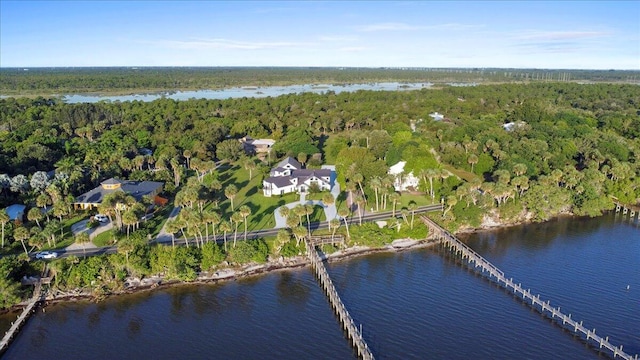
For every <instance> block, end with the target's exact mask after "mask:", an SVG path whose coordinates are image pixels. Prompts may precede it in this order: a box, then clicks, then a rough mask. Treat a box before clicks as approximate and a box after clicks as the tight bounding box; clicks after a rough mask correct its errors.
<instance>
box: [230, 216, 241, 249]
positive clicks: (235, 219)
mask: <svg viewBox="0 0 640 360" xmlns="http://www.w3.org/2000/svg"><path fill="white" fill-rule="evenodd" d="M241 221H242V215H241V214H240V213H239V212H234V213H233V214H232V215H231V222H232V223H233V227H234V233H233V247H236V240H237V239H238V225H240V222H241Z"/></svg>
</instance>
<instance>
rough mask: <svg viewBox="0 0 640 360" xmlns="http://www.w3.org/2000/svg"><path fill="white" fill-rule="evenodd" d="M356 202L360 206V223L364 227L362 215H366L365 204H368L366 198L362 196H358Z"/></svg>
mask: <svg viewBox="0 0 640 360" xmlns="http://www.w3.org/2000/svg"><path fill="white" fill-rule="evenodd" d="M355 201H356V204H357V205H358V219H359V221H358V222H359V224H360V225H362V215H363V213H364V204H365V203H366V201H365V200H364V196H362V194H357V195H356V200H355Z"/></svg>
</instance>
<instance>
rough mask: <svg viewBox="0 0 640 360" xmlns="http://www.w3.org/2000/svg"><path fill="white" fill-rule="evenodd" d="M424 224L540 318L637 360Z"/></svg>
mask: <svg viewBox="0 0 640 360" xmlns="http://www.w3.org/2000/svg"><path fill="white" fill-rule="evenodd" d="M421 218H422V220H423V221H424V223H425V224H426V225H427V227H428V228H429V233H430V234H431V235H434V236H435V237H436V238H438V239H440V240H441V241H442V242H443V244H444V245H445V246H447V247H448V248H449V250H452V251H454V252H455V253H456V254H457V255H459V256H460V257H461V258H462V259H463V260H467V263H468V264H469V265H470V264H471V263H473V265H474V267H476V268H480V270H481V273H482V274H483V275H485V276H486V277H488V278H489V279H490V280H495V281H496V282H497V283H498V284H499V285H500V286H502V287H503V288H504V289H506V290H509V291H511V292H513V293H514V294H515V295H517V296H519V297H520V296H521V297H522V300H523V301H524V302H525V303H527V304H529V305H530V306H531V307H532V308H534V309H536V310H538V311H540V312H541V313H542V314H544V315H547V316H550V317H551V319H553V320H555V321H556V323H558V324H562V326H563V327H564V328H565V329H568V330H571V331H573V332H574V333H576V334H578V335H584V336H585V337H586V341H587V342H588V343H591V344H595V345H597V346H598V347H599V348H600V349H607V350H609V351H611V353H612V355H613V357H614V358H617V357H620V358H622V359H627V360H638V355H635V356H631V355H630V354H627V353H626V352H624V351H623V349H622V345H620V346H619V347H618V346H615V345H613V344H611V342H609V337H608V336H606V337H602V336H599V335H597V334H596V330H595V329H593V330H590V329H588V328H586V327H585V326H583V325H582V321H580V322H578V321H576V320H574V319H572V318H571V314H569V315H565V314H564V313H563V312H562V311H560V307H557V308H555V307H553V306H551V305H550V304H549V301H544V300H541V299H540V295H535V296H534V295H532V294H531V290H530V289H526V290H525V289H524V288H523V287H522V284H520V283H518V284H516V283H515V282H514V281H513V278H509V279H507V277H506V276H505V274H504V272H502V271H501V270H500V269H498V268H497V267H496V266H495V265H493V264H491V263H490V262H489V261H488V260H486V259H485V258H483V257H482V256H480V254H478V253H476V252H475V251H474V250H473V249H472V248H470V247H469V246H467V245H466V244H465V243H463V242H462V241H460V240H458V238H456V237H455V236H454V235H452V234H451V233H449V232H448V231H447V230H445V229H443V228H442V227H441V226H440V225H438V224H437V223H436V222H434V221H433V220H431V219H429V218H427V217H426V216H422V217H421Z"/></svg>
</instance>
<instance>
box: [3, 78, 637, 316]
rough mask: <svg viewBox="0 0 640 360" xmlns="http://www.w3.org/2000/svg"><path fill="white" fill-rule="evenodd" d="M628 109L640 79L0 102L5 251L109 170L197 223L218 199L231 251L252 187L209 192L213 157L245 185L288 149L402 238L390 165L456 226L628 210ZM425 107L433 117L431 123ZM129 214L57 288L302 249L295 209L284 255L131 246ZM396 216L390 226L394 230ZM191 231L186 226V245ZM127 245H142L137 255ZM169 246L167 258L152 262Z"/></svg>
mask: <svg viewBox="0 0 640 360" xmlns="http://www.w3.org/2000/svg"><path fill="white" fill-rule="evenodd" d="M639 109H640V86H637V85H630V84H582V85H581V84H576V83H572V82H553V83H531V84H500V85H496V84H494V85H478V86H473V87H454V86H444V87H442V88H441V89H422V90H419V91H397V92H384V91H358V92H352V93H348V92H343V93H339V94H336V93H333V92H327V93H323V94H314V93H304V94H291V95H283V96H279V97H276V98H259V99H257V98H242V99H228V100H205V99H201V100H195V99H193V100H188V101H176V100H171V99H159V100H156V101H153V102H141V101H133V102H113V103H111V102H98V103H80V104H66V103H64V102H61V101H59V100H57V99H46V98H42V97H39V98H35V99H29V98H18V99H15V98H7V99H0V209H4V208H5V207H6V206H8V205H10V204H14V203H21V204H25V205H27V206H28V208H30V210H29V213H28V214H27V220H28V222H27V223H25V224H23V225H17V224H16V225H15V226H13V225H12V224H11V222H10V221H9V220H8V216H6V214H5V213H4V212H0V223H1V224H2V234H1V235H2V236H1V237H2V246H3V247H4V245H5V242H6V243H7V244H10V243H13V244H20V243H21V244H22V247H23V250H24V251H25V252H27V248H26V245H27V244H29V245H31V244H32V243H33V244H34V246H35V245H38V246H45V244H46V243H48V242H49V241H52V242H53V243H54V244H55V243H56V238H57V237H58V234H60V236H62V233H63V232H64V229H63V226H62V225H61V224H62V223H63V222H65V221H67V220H70V219H68V218H69V217H70V216H72V214H73V211H72V209H71V208H70V207H71V203H72V202H73V200H74V196H77V195H79V194H81V193H83V192H84V191H87V190H89V189H91V188H93V187H95V186H97V185H98V184H99V183H100V182H101V181H103V180H105V179H108V178H110V177H116V178H123V179H140V180H156V181H163V182H164V183H165V192H166V194H167V195H169V196H170V197H172V198H173V199H174V201H175V204H176V205H177V206H183V207H184V208H185V209H183V211H182V213H185V214H193V215H195V217H194V219H195V218H202V219H204V217H203V216H204V215H205V214H206V211H205V210H203V209H204V208H206V207H207V206H209V205H208V204H209V203H214V202H215V203H216V204H217V205H218V206H219V209H221V210H220V213H219V215H220V217H221V219H220V220H224V221H223V222H225V223H229V224H233V227H229V228H228V229H229V230H222V229H220V228H218V229H217V231H223V232H225V238H226V232H229V233H231V232H233V233H234V245H233V247H232V249H236V245H235V238H236V237H237V233H238V232H240V233H242V232H243V231H242V226H239V225H240V224H245V226H244V228H245V229H244V233H245V234H246V224H247V220H248V219H249V221H250V217H249V216H250V214H251V211H249V212H248V213H245V215H243V213H242V211H241V210H242V209H238V210H237V211H235V210H234V207H233V198H234V196H236V195H237V193H238V191H239V190H242V191H243V193H244V194H245V196H247V197H249V196H254V197H262V195H261V192H260V191H259V190H260V189H259V188H257V189H256V188H255V186H254V188H253V189H246V188H242V189H240V187H241V186H242V185H241V184H238V186H239V187H238V188H236V187H235V186H231V185H233V184H231V185H227V187H226V188H225V189H224V191H223V189H222V188H221V187H220V186H216V187H214V186H213V184H214V183H216V181H215V180H216V177H217V176H218V175H219V174H218V173H219V172H220V170H216V169H215V162H216V161H223V162H225V163H229V164H235V165H233V168H235V169H237V170H234V171H236V172H238V173H239V172H242V171H244V172H247V171H248V172H249V175H248V176H247V177H246V178H247V179H249V180H251V179H256V180H255V182H254V183H252V184H261V180H259V179H261V178H264V177H266V176H268V174H269V169H270V166H271V165H273V164H274V163H275V161H277V160H278V159H281V158H282V157H284V156H287V155H288V156H293V157H296V158H297V159H298V160H300V161H301V162H303V163H305V164H306V165H307V166H308V167H318V166H320V165H321V164H335V165H336V170H337V173H338V181H339V182H340V183H341V185H343V186H344V187H343V190H344V191H345V192H348V193H350V196H349V197H350V198H351V199H353V201H354V202H355V203H356V204H358V206H359V207H365V208H366V209H369V208H371V209H375V210H376V211H377V210H379V209H380V210H382V209H388V210H389V209H391V208H392V209H393V211H394V212H395V211H396V209H397V210H398V211H399V212H401V213H402V216H403V218H404V222H405V223H406V224H405V225H403V227H402V231H405V230H406V229H409V226H410V228H411V229H413V218H414V217H413V213H412V211H413V210H412V209H415V204H411V203H410V202H407V203H402V200H401V196H400V194H399V193H398V192H397V191H396V190H395V189H394V187H393V183H394V181H396V180H399V179H397V178H393V177H391V176H390V175H389V174H388V170H389V167H390V166H391V165H394V164H396V163H397V162H398V161H401V160H404V161H406V165H405V172H404V174H401V175H400V177H403V176H408V175H409V173H412V174H413V175H415V176H416V177H417V178H418V179H419V185H418V186H417V189H414V190H416V191H417V192H418V193H421V194H422V195H419V196H422V198H423V199H426V200H425V202H426V203H439V202H442V203H443V204H444V205H445V208H444V211H443V213H442V214H438V215H437V216H439V219H438V220H439V221H440V222H442V223H443V224H444V225H445V226H447V227H448V228H450V229H452V230H456V229H460V228H465V227H467V228H468V227H471V228H474V227H479V226H481V225H482V223H483V222H484V221H485V220H487V219H493V220H495V221H499V222H501V223H511V222H520V221H528V220H533V221H544V220H547V219H549V218H551V217H553V216H557V215H559V214H563V213H572V214H575V215H588V216H597V215H599V214H601V213H602V212H603V211H605V210H608V209H611V208H612V207H613V202H614V200H615V201H619V202H622V203H625V204H637V203H638V199H639V198H640V176H639V174H640V163H639V162H638V153H639V152H640V112H639ZM434 112H438V113H440V114H443V116H444V119H442V120H439V121H437V120H435V119H434V118H432V116H430V115H432V114H433V113H434ZM247 135H248V136H251V137H253V138H272V139H274V140H276V143H275V145H274V147H273V149H272V152H271V155H270V156H269V157H267V158H265V159H264V160H262V159H257V158H247V157H245V156H244V155H243V151H242V147H241V145H240V142H239V141H238V139H239V138H241V137H244V136H247ZM247 159H248V160H249V161H247ZM252 172H253V174H251V173H252ZM205 174H206V175H205ZM245 175H246V174H245ZM204 177H211V178H212V179H213V180H212V181H211V184H212V185H211V186H210V187H211V189H210V191H204V190H203V189H205V187H206V186H205V185H204V183H203V178H204ZM400 180H402V179H400ZM252 181H253V180H252ZM205 183H206V181H205ZM217 183H218V184H219V183H220V182H219V181H217ZM248 183H249V181H247V182H246V183H245V184H248ZM252 186H253V185H252ZM257 186H258V187H259V186H260V185H257ZM245 187H246V186H245ZM231 188H234V189H235V192H232V191H230V189H231ZM205 190H206V189H205ZM209 193H213V194H214V195H215V196H213V197H211V196H208V195H207V194H209ZM249 194H251V195H249ZM211 199H215V201H213V200H211ZM262 199H264V198H262ZM229 201H230V202H231V204H230V205H231V206H229ZM247 201H248V202H251V200H247ZM49 205H51V206H52V208H53V210H52V213H51V214H50V215H51V216H50V217H51V219H49V216H48V215H47V219H46V223H45V219H43V216H45V213H43V212H41V211H40V209H41V208H45V207H47V206H49ZM107 205H108V206H109V207H111V205H110V204H107ZM116 205H117V204H113V207H114V208H117V206H116ZM229 208H230V211H227V210H229ZM67 209H69V211H67ZM105 209H106V208H105ZM222 209H224V211H222ZM256 209H258V207H256ZM133 210H135V209H134V208H133V207H132V211H131V212H130V213H131V214H130V215H131V219H128V218H125V217H124V215H123V217H122V221H117V223H119V224H120V225H121V227H122V225H126V229H127V232H126V239H127V241H119V242H118V244H119V245H118V247H119V252H120V254H118V255H117V256H112V257H111V258H90V259H87V260H86V261H85V260H83V261H82V266H76V265H75V261H78V260H77V259H71V260H59V261H58V265H57V266H58V267H59V271H61V272H65V274H67V275H65V277H64V278H63V277H61V278H59V279H58V280H57V281H63V282H64V281H67V282H68V283H66V285H64V286H62V285H61V286H62V287H63V288H65V289H72V288H74V287H76V286H84V285H82V284H85V283H87V282H88V283H91V281H89V280H94V279H95V276H93V275H91V276H88V277H87V278H86V279H89V280H87V281H85V280H86V279H85V278H81V277H82V276H81V274H93V273H94V272H95V271H97V270H96V269H110V270H109V271H110V272H109V276H107V277H105V279H107V278H108V279H118V281H117V282H115V283H117V284H120V285H122V283H123V282H124V280H125V278H127V277H130V276H137V275H144V274H150V273H154V272H155V271H156V270H153V269H154V266H156V265H154V263H156V262H157V264H159V265H157V266H156V268H157V267H159V266H160V267H161V268H163V269H167V268H170V266H178V267H179V268H176V270H175V271H176V274H177V275H176V277H177V278H187V279H192V278H193V276H194V274H195V273H196V272H198V271H200V270H203V269H204V268H210V266H208V265H206V266H205V265H203V264H213V265H212V266H215V264H218V263H219V262H221V261H227V262H228V261H232V262H235V261H239V260H238V256H241V258H242V259H243V260H247V261H255V260H256V259H259V260H260V261H264V259H266V257H267V256H268V255H269V254H279V255H282V256H284V255H283V254H289V253H290V254H297V253H298V252H299V249H298V248H297V245H291V246H289V247H290V248H287V247H286V246H284V245H282V244H286V240H288V239H291V236H292V235H293V236H295V237H296V239H297V240H298V241H297V242H298V243H299V238H300V237H299V236H298V234H297V230H300V233H301V234H304V233H305V227H304V226H302V225H301V223H302V222H303V221H302V219H303V218H304V216H303V215H302V214H298V215H295V216H294V220H298V222H297V223H296V224H293V225H292V226H291V228H292V233H291V232H287V231H284V232H283V234H284V235H286V236H283V239H284V240H283V241H281V242H280V244H281V245H282V246H280V249H279V250H278V249H275V248H273V247H271V246H269V245H268V244H267V243H263V242H260V241H258V242H253V243H251V244H250V245H245V244H243V245H240V246H239V250H227V248H226V247H222V248H221V247H216V246H214V245H208V246H209V247H210V249H209V248H208V250H207V251H210V252H207V253H206V254H207V255H206V256H205V252H203V251H204V250H197V251H196V250H175V249H173V248H171V250H169V248H168V249H166V251H163V250H158V249H155V250H153V249H150V248H149V247H148V245H146V244H144V245H143V244H138V245H136V244H132V243H131V242H130V241H128V240H129V238H130V236H129V228H130V227H131V228H132V229H134V231H133V232H132V233H131V238H132V239H136V238H137V237H140V236H142V238H143V239H146V235H145V234H143V233H141V232H140V231H149V229H144V226H143V229H142V230H140V231H136V229H137V227H138V225H137V224H138V223H139V221H140V220H139V218H140V215H143V214H144V211H142V212H140V214H137V213H136V212H135V211H133ZM342 210H346V212H345V217H346V216H353V215H354V214H349V211H348V210H347V209H346V206H345V207H344V208H343V209H342ZM105 211H107V210H105ZM271 211H273V210H271ZM372 211H373V210H372ZM32 213H33V214H32ZM254 213H255V211H254ZM198 214H200V215H198ZM269 216H271V215H269ZM116 217H117V216H116ZM56 218H57V219H56ZM295 218H297V219H295ZM409 219H411V221H409ZM334 220H335V219H334ZM189 221H190V223H191V224H193V222H191V220H189ZM203 221H204V220H203ZM335 221H337V223H338V224H337V225H340V224H339V223H340V222H339V221H338V220H335ZM308 222H309V219H308V218H307V223H308ZM220 224H222V222H221V223H220ZM401 224H402V221H400V220H398V221H397V229H398V230H397V231H398V232H399V233H398V234H400V235H402V234H401V233H400V231H401V227H400V225H401ZM409 224H411V225H409ZM41 225H42V227H43V228H42V229H41ZM172 225H175V223H173V224H172ZM345 225H346V224H345ZM194 226H195V225H194ZM332 226H333V225H332ZM174 227H175V228H176V229H174V230H175V231H172V233H178V232H179V231H181V232H182V233H183V235H185V237H188V236H186V235H189V234H190V231H189V229H188V228H185V227H184V226H183V228H182V229H178V228H179V226H174ZM207 228H208V225H206V226H205V227H204V229H207ZM27 229H29V230H27ZM40 229H41V230H40ZM200 229H202V228H200ZM376 229H377V227H375V226H374V227H373V228H369V227H367V226H366V225H363V226H361V227H358V228H354V229H352V233H351V235H349V233H348V232H349V230H348V227H346V226H345V229H344V230H346V231H347V233H346V235H347V237H348V238H351V239H353V238H354V237H355V236H356V235H357V234H358V233H359V232H365V233H366V236H362V237H360V238H358V240H357V241H358V243H363V242H364V241H366V240H367V239H369V240H371V239H383V238H384V239H387V240H388V239H392V238H393V232H394V231H396V230H390V231H391V233H392V234H387V235H385V237H383V236H382V235H381V234H379V233H373V231H379V230H376ZM196 230H197V229H196ZM196 230H193V231H195V232H191V233H192V234H196V235H195V236H196V238H197V234H198V231H196ZM336 230H337V226H333V232H334V233H335V231H336ZM207 231H208V230H207ZM214 231H216V230H214ZM339 231H341V232H342V231H343V230H342V228H341V229H340V230H339ZM200 232H202V231H200ZM149 233H150V232H149ZM205 233H206V231H205ZM42 234H46V236H45V237H44V238H42V236H43V235H42ZM343 235H344V233H343ZM123 236H124V235H123ZM190 236H194V235H190ZM199 236H200V238H202V234H201V233H200V235H199ZM398 236H399V235H398ZM421 236H422V237H424V234H421ZM206 237H207V238H208V234H207V235H206ZM422 237H419V238H422ZM34 239H35V240H38V239H40V241H39V242H37V241H35V240H34ZM80 240H82V239H80ZM385 241H386V240H385ZM139 245H140V246H139ZM15 248H16V247H13V249H15ZM18 249H19V247H18ZM176 249H177V248H176ZM138 251H143V252H144V254H146V255H144V256H140V259H142V260H139V261H138V260H136V259H137V258H136V256H135V254H136V253H137V252H138ZM240 251H242V253H239V252H240ZM165 252H166V254H170V256H169V255H167V257H166V258H165V257H163V256H165V255H166V254H165ZM234 252H238V254H236V255H233V254H234ZM150 254H151V255H150ZM153 254H155V255H153ZM163 254H164V255H163ZM132 255H133V256H132ZM154 256H156V257H157V258H154ZM234 256H235V257H234ZM176 259H177V260H176ZM184 259H191V260H193V261H191V260H189V261H191V262H189V261H186V260H184ZM205 259H208V260H206V261H205ZM223 259H226V260H223ZM234 259H235V260H234ZM252 259H253V260H252ZM207 261H208V262H207ZM239 262H240V261H239ZM141 264H142V265H141ZM181 264H182V265H181ZM184 264H188V265H189V266H187V267H185V266H183V265H184ZM34 266H36V265H33V262H29V261H27V256H26V255H24V256H22V255H20V258H16V257H14V256H12V257H3V260H2V261H0V273H2V274H6V275H5V276H3V277H0V278H3V279H6V280H2V281H0V282H1V283H3V288H6V289H13V290H7V291H4V292H1V293H0V295H2V296H4V299H5V300H3V301H5V304H10V303H15V302H16V301H18V299H19V292H20V291H19V290H18V285H17V282H18V281H19V278H20V276H21V274H27V273H30V272H32V271H31V270H34V268H33V267H34ZM137 266H142V267H140V268H136V267H137ZM30 269H31V270H30ZM73 269H85V270H86V271H85V270H82V271H80V270H77V271H79V272H78V273H76V270H73ZM136 269H137V270H136ZM140 269H142V270H140ZM94 270H95V271H94ZM74 274H75V275H74ZM105 274H106V273H105ZM74 277H76V278H74ZM74 279H75V280H74ZM83 279H84V280H83ZM5 283H6V284H5ZM61 284H62V283H61ZM78 284H80V285H78ZM120 285H118V286H120ZM9 286H10V287H9ZM3 294H4V295H3ZM6 294H9V295H10V296H11V298H8V297H6V296H9V295H6ZM0 300H2V299H0ZM0 303H1V301H0ZM0 306H1V304H0Z"/></svg>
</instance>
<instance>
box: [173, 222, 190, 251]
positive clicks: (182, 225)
mask: <svg viewBox="0 0 640 360" xmlns="http://www.w3.org/2000/svg"><path fill="white" fill-rule="evenodd" d="M174 226H176V227H177V228H178V229H180V232H181V233H182V237H184V244H185V245H186V246H187V247H189V238H188V237H187V235H186V234H185V233H184V229H185V228H186V227H187V222H186V221H185V220H184V218H183V217H182V216H178V217H177V218H176V219H175V220H174Z"/></svg>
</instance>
